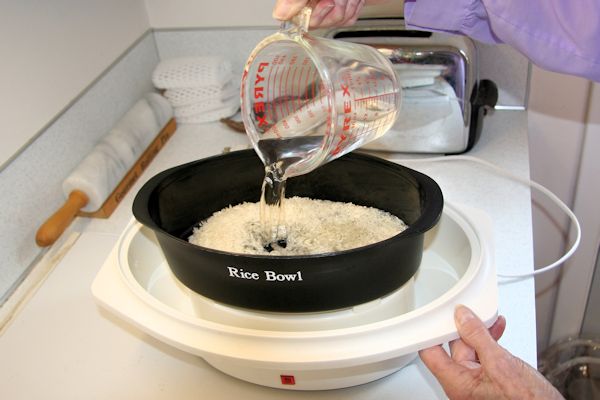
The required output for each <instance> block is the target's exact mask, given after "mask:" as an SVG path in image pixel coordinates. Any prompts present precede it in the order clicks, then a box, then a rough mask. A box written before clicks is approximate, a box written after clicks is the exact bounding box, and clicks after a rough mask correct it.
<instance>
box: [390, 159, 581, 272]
mask: <svg viewBox="0 0 600 400" xmlns="http://www.w3.org/2000/svg"><path fill="white" fill-rule="evenodd" d="M391 161H393V162H402V163H412V162H417V163H418V162H447V161H469V162H474V163H478V164H481V165H484V166H486V167H488V168H490V169H491V170H492V171H494V172H495V173H497V174H498V175H500V176H503V177H505V178H508V179H511V180H514V181H517V182H519V183H522V184H524V185H527V186H529V187H531V188H533V189H536V190H537V191H539V192H541V193H542V194H544V195H545V196H546V197H548V198H549V199H550V200H551V201H552V202H553V203H555V204H556V205H557V206H558V207H559V208H560V209H561V210H562V211H563V212H564V213H565V214H567V216H568V217H569V219H570V220H571V222H572V224H573V227H574V228H575V240H574V241H573V244H572V245H571V247H570V248H569V250H567V251H566V252H565V253H564V254H563V255H562V256H561V257H560V258H559V259H557V260H556V261H554V262H553V263H551V264H548V265H546V266H543V267H540V268H537V269H534V271H533V272H528V273H525V274H497V275H498V277H500V278H506V279H521V278H530V277H533V276H537V275H541V274H544V273H546V272H548V271H551V270H553V269H555V268H557V267H559V266H561V265H562V264H563V263H564V262H565V261H567V260H568V259H569V258H570V257H571V256H572V255H573V253H575V250H577V247H579V243H580V241H581V226H580V225H579V221H578V220H577V217H576V216H575V214H574V213H573V211H571V209H570V208H569V207H568V206H567V205H566V204H565V203H563V201H562V200H561V199H559V198H558V196H556V195H555V194H554V193H552V192H551V191H550V190H548V189H547V188H546V187H544V186H543V185H540V184H539V183H537V182H535V181H532V180H531V179H524V178H521V177H519V176H517V175H514V174H513V173H511V172H509V171H507V170H505V169H504V168H502V167H499V166H497V165H496V164H493V163H491V162H489V161H485V160H482V159H481V158H477V157H473V156H463V155H458V156H442V157H427V158H414V159H413V158H409V159H392V160H391Z"/></svg>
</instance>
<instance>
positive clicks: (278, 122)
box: [242, 7, 401, 179]
mask: <svg viewBox="0 0 600 400" xmlns="http://www.w3.org/2000/svg"><path fill="white" fill-rule="evenodd" d="M310 13H311V9H310V8H309V7H305V8H304V9H303V10H302V11H301V12H300V13H299V14H298V15H297V16H296V17H295V18H294V20H292V22H285V23H283V25H282V27H281V29H280V31H279V32H277V33H275V34H273V35H271V36H269V37H267V38H266V39H264V40H263V41H261V42H260V43H259V44H258V45H257V46H256V48H255V49H254V50H253V51H252V53H251V55H250V57H249V58H248V61H247V62H246V66H245V68H244V74H243V77H242V118H243V121H244V125H245V127H246V132H247V134H248V136H249V138H250V140H251V142H252V144H253V146H254V148H255V150H256V152H257V153H258V154H259V156H260V157H261V159H262V161H263V163H265V165H267V166H268V165H272V164H275V163H276V167H277V169H278V170H279V172H280V176H281V177H282V178H283V179H286V178H289V177H293V176H297V175H302V174H305V173H308V172H310V171H312V170H313V169H315V168H317V167H318V166H319V165H321V164H324V163H326V162H328V161H331V160H333V159H335V158H337V157H340V156H342V155H344V154H346V153H348V152H349V151H352V150H353V149H355V148H357V147H359V146H361V145H362V144H364V143H366V142H369V141H371V140H374V139H376V138H378V137H380V136H381V135H383V134H384V133H385V132H386V131H387V130H388V129H389V128H390V127H391V126H392V125H393V124H394V122H395V120H396V117H397V115H398V109H399V107H400V102H401V89H400V86H399V84H398V81H397V79H396V75H395V73H394V71H393V69H392V66H391V64H390V62H389V61H388V60H387V58H385V57H384V56H383V55H381V54H380V53H379V52H378V51H377V50H376V49H374V48H373V47H369V46H366V45H360V44H355V43H348V42H342V41H338V40H333V39H326V38H317V37H313V36H311V35H310V34H308V33H307V30H308V23H309V20H310Z"/></svg>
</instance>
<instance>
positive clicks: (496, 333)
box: [488, 315, 506, 342]
mask: <svg viewBox="0 0 600 400" xmlns="http://www.w3.org/2000/svg"><path fill="white" fill-rule="evenodd" d="M505 329H506V318H504V317H503V316H502V315H499V316H498V319H497V320H496V322H494V325H492V326H491V327H490V329H488V330H489V332H490V335H491V336H492V338H493V339H494V340H495V341H496V342H497V341H498V340H500V338H501V337H502V335H503V334H504V330H505Z"/></svg>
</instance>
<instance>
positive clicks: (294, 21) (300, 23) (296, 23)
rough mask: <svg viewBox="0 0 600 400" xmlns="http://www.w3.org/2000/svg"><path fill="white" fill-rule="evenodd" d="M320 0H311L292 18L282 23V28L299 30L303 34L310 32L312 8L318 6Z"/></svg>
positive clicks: (284, 29)
mask: <svg viewBox="0 0 600 400" xmlns="http://www.w3.org/2000/svg"><path fill="white" fill-rule="evenodd" d="M319 1H320V0H309V1H308V2H307V3H306V5H305V6H304V7H303V8H302V9H301V10H300V11H299V12H298V14H296V15H294V16H293V17H292V18H291V19H290V20H288V21H283V22H282V23H281V30H282V31H288V32H298V33H299V34H303V33H305V32H308V27H309V25H310V16H311V14H312V10H313V9H314V8H315V7H316V5H317V4H318V3H319Z"/></svg>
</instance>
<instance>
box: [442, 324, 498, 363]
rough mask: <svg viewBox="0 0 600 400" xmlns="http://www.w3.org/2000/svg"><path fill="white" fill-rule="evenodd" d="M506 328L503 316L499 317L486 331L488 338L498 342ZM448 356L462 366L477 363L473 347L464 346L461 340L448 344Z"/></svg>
mask: <svg viewBox="0 0 600 400" xmlns="http://www.w3.org/2000/svg"><path fill="white" fill-rule="evenodd" d="M505 328H506V319H505V318H504V317H503V316H499V317H498V319H496V321H495V322H494V324H493V325H492V326H491V327H490V328H489V329H488V331H489V332H490V336H492V338H493V339H494V340H495V341H498V339H500V338H501V337H502V334H503V333H504V329H505ZM449 345H450V354H452V359H453V360H454V361H456V362H458V363H462V364H463V365H467V364H468V363H469V362H475V361H478V357H477V353H476V352H475V349H473V347H471V346H469V345H468V344H466V343H465V342H464V341H463V340H462V339H457V340H453V341H451V342H450V344H449Z"/></svg>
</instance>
